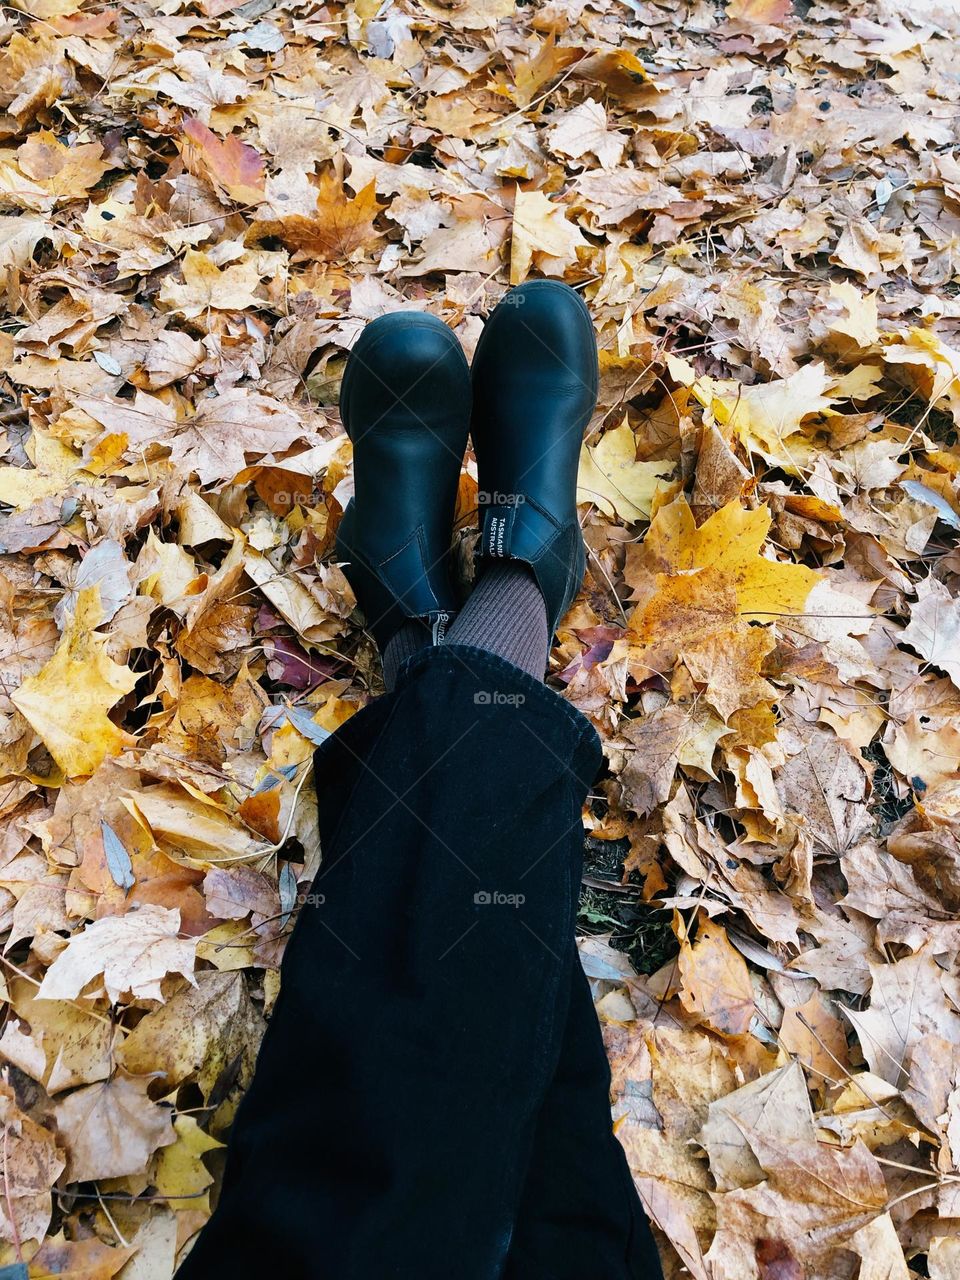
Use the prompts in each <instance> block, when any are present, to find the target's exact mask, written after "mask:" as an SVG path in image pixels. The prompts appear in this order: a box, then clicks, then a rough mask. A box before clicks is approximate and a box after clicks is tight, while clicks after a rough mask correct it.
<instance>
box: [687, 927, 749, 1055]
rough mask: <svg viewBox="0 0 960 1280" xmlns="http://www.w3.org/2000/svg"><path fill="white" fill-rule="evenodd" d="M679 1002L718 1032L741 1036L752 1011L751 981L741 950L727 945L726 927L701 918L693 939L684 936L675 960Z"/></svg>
mask: <svg viewBox="0 0 960 1280" xmlns="http://www.w3.org/2000/svg"><path fill="white" fill-rule="evenodd" d="M677 963H678V966H679V970H680V1001H681V1003H682V1004H683V1007H684V1008H685V1009H686V1010H687V1012H688V1013H691V1014H694V1015H696V1016H697V1017H700V1018H702V1019H703V1021H704V1022H706V1023H707V1025H708V1026H710V1027H712V1028H713V1029H714V1030H715V1031H719V1032H720V1033H721V1035H727V1036H737V1035H742V1034H743V1033H744V1032H745V1031H747V1030H748V1029H749V1027H750V1023H751V1021H752V1019H753V1014H754V995H753V984H752V983H751V981H750V973H749V971H748V969H747V966H746V963H745V961H744V959H743V956H741V954H740V952H739V951H737V950H736V949H735V948H734V947H732V946H731V945H730V942H729V940H728V938H727V933H726V930H725V929H724V928H723V927H722V926H721V925H718V924H715V923H714V922H713V921H712V920H708V919H703V920H701V922H700V924H699V926H698V928H697V937H696V941H695V942H694V943H693V944H691V943H690V942H689V941H688V940H687V939H684V940H683V941H682V942H681V945H680V957H679V960H678V961H677Z"/></svg>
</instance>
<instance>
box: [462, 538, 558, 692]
mask: <svg viewBox="0 0 960 1280" xmlns="http://www.w3.org/2000/svg"><path fill="white" fill-rule="evenodd" d="M448 637H449V640H450V642H451V643H453V644H469V645H474V646H475V647H476V648H478V649H486V650H488V652H490V653H496V654H498V655H499V656H500V657H501V658H505V659H506V661H507V662H512V663H513V665H514V666H515V667H520V668H521V670H523V671H526V672H527V673H528V674H529V675H531V676H533V677H534V678H535V679H537V680H542V679H543V673H544V670H545V668H546V665H547V655H548V653H549V651H550V637H549V635H548V634H547V606H546V604H545V603H544V599H543V596H542V595H541V594H540V588H539V587H538V586H537V584H536V581H535V579H534V577H533V574H532V573H531V572H530V570H529V569H528V568H527V566H526V565H523V564H514V563H512V562H507V563H506V564H499V565H491V566H490V567H489V568H488V569H486V571H485V572H484V573H483V574H482V576H481V577H480V580H479V582H478V583H477V585H476V586H475V587H474V589H473V592H472V593H471V595H470V598H469V599H468V600H467V603H466V605H464V607H463V610H462V611H461V613H460V614H459V616H458V617H457V620H456V622H455V623H454V624H453V626H452V627H451V629H450V631H449V633H448Z"/></svg>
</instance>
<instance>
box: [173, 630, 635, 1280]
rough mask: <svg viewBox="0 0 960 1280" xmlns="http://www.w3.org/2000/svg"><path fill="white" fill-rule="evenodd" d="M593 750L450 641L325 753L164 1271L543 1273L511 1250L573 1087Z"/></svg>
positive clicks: (580, 728)
mask: <svg viewBox="0 0 960 1280" xmlns="http://www.w3.org/2000/svg"><path fill="white" fill-rule="evenodd" d="M598 764H599V748H598V743H597V740H596V736H595V734H594V733H593V730H592V729H591V728H590V726H589V725H588V723H587V722H586V721H585V720H584V719H583V718H582V717H581V716H580V715H579V714H578V713H577V712H575V711H573V709H572V708H570V707H569V706H568V705H567V704H566V703H564V702H563V701H562V700H561V699H559V698H558V697H557V696H556V695H555V694H554V693H552V692H551V691H550V690H548V689H546V688H545V687H544V686H543V685H542V684H541V683H540V682H539V681H536V680H533V679H532V678H531V677H529V676H527V675H525V674H524V673H523V672H520V671H518V670H517V668H515V667H513V666H511V665H510V664H509V663H506V662H504V661H502V660H501V659H498V658H495V657H493V656H492V655H489V654H486V653H484V652H483V651H481V650H476V649H472V648H467V647H463V646H455V645H447V646H442V647H439V648H431V649H429V650H425V651H424V652H423V653H421V654H419V655H417V656H416V657H415V658H413V659H412V660H410V662H409V663H408V664H407V665H406V666H405V667H404V668H403V670H402V671H401V674H400V679H399V681H398V685H397V689H396V691H395V692H394V693H392V694H389V695H387V696H385V697H384V698H382V699H379V700H378V701H377V702H376V703H374V704H372V705H371V706H370V707H368V708H367V709H365V710H364V711H363V712H361V713H360V714H358V715H357V716H355V717H354V718H353V719H352V720H351V721H349V722H348V723H347V724H346V725H344V726H343V728H342V729H341V730H340V731H339V732H338V733H337V734H335V735H334V736H333V737H332V738H331V739H329V740H328V741H327V742H326V743H325V744H324V746H323V747H321V748H320V750H319V751H318V752H317V756H316V761H315V766H316V775H317V783H318V793H319V801H320V821H321V841H322V846H323V850H324V863H323V867H322V869H321V872H320V873H319V875H318V876H317V879H316V881H315V883H314V886H313V900H312V901H311V902H309V903H308V904H307V905H306V906H305V907H304V908H303V910H302V911H301V914H300V918H299V920H298V922H297V926H296V929H295V930H294V934H293V937H292V938H291V940H290V943H289V945H288V948H287V952H286V955H285V956H284V960H283V969H282V980H281V992H280V996H279V999H278V1002H277V1005H276V1008H275V1010H274V1013H273V1017H272V1019H271V1023H270V1027H269V1029H268V1031H267V1035H266V1037H265V1039H264V1043H263V1046H262V1049H261V1052H260V1056H259V1058H258V1062H257V1070H256V1075H255V1078H254V1081H253V1083H252V1085H251V1087H250V1090H249V1092H248V1094H247V1096H246V1098H245V1099H244V1101H243V1103H242V1105H241V1107H240V1109H239V1112H238V1114H237V1119H236V1122H235V1125H234V1129H233V1133H232V1134H231V1139H230V1148H229V1153H228V1161H227V1174H226V1177H225V1180H224V1185H223V1189H222V1192H221V1196H220V1201H219V1203H218V1206H217V1209H216V1211H215V1213H214V1215H213V1217H212V1218H211V1220H210V1222H209V1223H208V1224H207V1226H206V1227H205V1228H204V1230H203V1231H202V1232H201V1233H200V1236H199V1238H198V1240H197V1242H196V1245H195V1246H194V1249H193V1251H192V1253H191V1254H190V1256H189V1257H188V1258H187V1260H186V1262H185V1263H184V1265H183V1266H182V1267H181V1269H180V1272H179V1273H178V1274H179V1277H180V1280H226V1278H227V1277H230V1278H231V1280H246V1278H248V1277H249V1280H254V1277H256V1278H257V1280H262V1277H263V1276H264V1275H267V1274H269V1275H274V1274H275V1275H278V1276H283V1277H284V1280H384V1278H388V1277H396V1278H398V1280H497V1278H498V1277H500V1276H502V1275H504V1274H505V1268H506V1267H508V1266H511V1267H513V1268H514V1271H513V1273H512V1274H514V1275H517V1276H519V1275H521V1274H524V1275H525V1280H538V1277H539V1276H540V1275H541V1274H542V1275H543V1276H544V1277H546V1276H548V1275H549V1274H550V1272H549V1271H546V1270H544V1271H542V1272H539V1271H537V1270H536V1269H535V1268H536V1266H540V1265H541V1263H540V1262H535V1261H531V1264H530V1268H529V1269H528V1270H527V1271H526V1272H525V1273H524V1272H518V1271H517V1270H516V1264H515V1263H514V1261H513V1254H512V1253H511V1240H512V1238H513V1236H514V1233H515V1230H516V1229H517V1224H518V1215H519V1222H520V1226H521V1230H520V1231H519V1233H518V1234H519V1235H520V1237H521V1238H522V1239H523V1240H530V1241H531V1242H532V1244H533V1254H532V1255H531V1257H532V1258H535V1257H536V1250H537V1249H539V1248H540V1244H539V1241H541V1240H542V1239H543V1238H544V1236H543V1231H542V1230H541V1227H540V1225H539V1219H540V1218H543V1217H544V1215H541V1214H538V1213H537V1212H536V1211H535V1212H534V1213H533V1215H532V1217H531V1218H530V1219H529V1221H530V1229H529V1231H528V1230H527V1229H526V1228H524V1227H523V1222H524V1210H523V1209H522V1208H521V1205H522V1204H524V1205H526V1204H528V1203H529V1199H530V1197H529V1194H528V1192H525V1189H524V1187H525V1180H526V1179H527V1178H528V1175H529V1176H533V1177H535V1178H536V1177H537V1176H538V1175H537V1173H536V1170H537V1168H538V1166H539V1164H540V1159H539V1157H538V1156H537V1155H536V1143H537V1141H538V1137H539V1134H540V1133H541V1131H542V1125H541V1124H540V1115H541V1111H542V1109H543V1107H544V1106H545V1105H547V1106H553V1105H554V1104H552V1103H550V1102H549V1101H548V1100H549V1099H550V1097H551V1091H552V1090H554V1089H556V1087H557V1084H558V1082H559V1083H560V1086H561V1088H560V1093H559V1094H558V1095H557V1098H558V1102H557V1105H559V1106H560V1107H561V1109H564V1108H565V1105H566V1104H565V1103H563V1101H562V1098H563V1096H564V1095H565V1096H566V1097H567V1098H568V1099H569V1098H570V1097H571V1093H570V1091H569V1090H568V1088H567V1086H565V1085H563V1081H564V1079H565V1075H564V1074H563V1073H561V1074H560V1075H559V1076H558V1065H559V1064H560V1063H561V1061H562V1054H561V1049H562V1046H563V1045H564V1044H565V1040H564V1036H565V1033H566V1031H567V1027H568V1023H567V1013H568V1008H569V1006H570V998H571V989H572V990H573V991H574V992H576V991H577V990H580V992H581V995H585V996H586V1000H587V1006H589V994H588V993H587V992H585V991H583V989H582V985H581V984H582V974H579V970H578V968H577V967H575V965H576V957H575V953H574V948H573V927H574V917H575V910H576V900H577V889H578V885H579V878H580V850H581V844H582V831H581V826H580V809H581V805H582V803H583V799H584V796H585V794H586V789H587V786H588V785H589V783H590V782H591V781H592V779H593V776H594V775H595V772H596V770H597V767H598ZM578 974H579V976H578ZM578 999H579V997H578ZM577 1007H578V1006H577V1005H575V1006H574V1008H575V1009H576V1008H577ZM579 1008H580V1009H581V1011H582V1012H585V1013H589V1017H590V1018H591V1019H592V1018H593V1013H592V1009H589V1008H587V1009H584V1007H583V1004H582V1001H580V1003H579ZM591 1025H592V1032H593V1035H594V1039H592V1040H591V1038H590V1037H589V1036H586V1037H584V1036H581V1035H580V1034H579V1033H578V1034H577V1035H576V1036H575V1038H574V1048H575V1049H577V1050H578V1053H579V1050H580V1049H581V1048H584V1049H588V1048H589V1046H590V1045H591V1044H594V1045H595V1043H596V1041H595V1036H596V1034H598V1032H597V1028H596V1022H595V1019H594V1020H593V1022H592V1024H591ZM575 1026H576V1024H575ZM577 1056H578V1054H575V1055H574V1058H576V1057H577ZM571 1061H573V1060H572V1059H571ZM573 1065H574V1066H576V1062H574V1064H573ZM602 1087H603V1086H602V1082H601V1089H602ZM584 1096H586V1095H584ZM589 1096H590V1098H591V1099H592V1101H591V1102H590V1111H591V1115H595V1116H596V1117H597V1121H598V1125H599V1128H598V1130H597V1136H596V1137H595V1138H594V1139H592V1145H593V1147H594V1148H595V1149H596V1150H598V1151H601V1152H603V1153H605V1154H606V1155H609V1151H610V1149H609V1146H608V1145H606V1142H607V1139H609V1115H608V1114H607V1115H603V1114H602V1112H603V1110H604V1108H603V1106H602V1100H601V1102H600V1103H599V1104H598V1101H597V1098H598V1095H597V1094H596V1091H595V1090H594V1089H592V1090H591V1091H590V1095H589ZM578 1115H579V1111H578ZM573 1119H574V1120H575V1121H576V1125H577V1127H578V1128H581V1127H582V1131H583V1132H584V1133H586V1131H587V1130H588V1129H589V1128H590V1127H591V1124H592V1121H591V1120H589V1119H588V1118H587V1114H586V1112H585V1111H584V1112H583V1115H582V1119H579V1118H577V1117H576V1116H574V1117H573ZM601 1134H602V1135H606V1137H605V1138H604V1137H602V1136H600V1135H601ZM611 1140H612V1139H611ZM606 1167H607V1166H606V1165H604V1168H606ZM604 1176H606V1175H604ZM541 1181H542V1180H541ZM621 1191H622V1188H621ZM553 1194H554V1193H553V1191H551V1192H550V1195H551V1196H553ZM552 1212H553V1210H552V1209H550V1210H548V1211H547V1214H546V1218H549V1215H550V1214H551V1213H552ZM593 1212H594V1209H593V1208H591V1209H590V1210H589V1214H590V1215H592V1214H593ZM525 1247H526V1246H525ZM543 1256H544V1263H543V1265H544V1266H546V1265H549V1264H550V1259H549V1255H548V1254H547V1255H543ZM508 1258H509V1259H510V1261H508ZM561 1274H564V1275H566V1274H568V1273H561ZM614 1274H618V1273H614ZM627 1274H629V1273H627ZM637 1274H640V1273H637ZM577 1280H593V1276H591V1275H583V1274H581V1275H580V1276H578V1278H577ZM596 1280H610V1277H609V1276H608V1275H607V1274H605V1273H601V1274H597V1276H596Z"/></svg>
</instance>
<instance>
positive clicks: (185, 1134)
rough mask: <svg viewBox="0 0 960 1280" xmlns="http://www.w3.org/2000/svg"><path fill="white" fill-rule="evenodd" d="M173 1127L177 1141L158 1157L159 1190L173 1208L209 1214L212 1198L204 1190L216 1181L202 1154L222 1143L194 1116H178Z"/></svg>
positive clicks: (157, 1178) (164, 1149)
mask: <svg viewBox="0 0 960 1280" xmlns="http://www.w3.org/2000/svg"><path fill="white" fill-rule="evenodd" d="M173 1127H174V1130H175V1131H176V1134H177V1140H176V1142H174V1143H173V1144H172V1145H171V1146H169V1147H163V1148H162V1149H161V1151H160V1153H159V1155H158V1156H157V1165H156V1171H155V1174H154V1183H155V1185H156V1188H157V1191H159V1193H160V1194H161V1195H162V1196H166V1197H167V1202H168V1203H169V1205H170V1208H171V1209H200V1210H201V1211H202V1212H204V1213H208V1212H209V1210H210V1200H209V1197H208V1196H207V1195H205V1194H204V1192H206V1190H207V1187H209V1186H210V1185H211V1184H212V1183H213V1174H211V1173H210V1172H209V1170H208V1169H207V1167H206V1165H205V1164H204V1163H203V1160H202V1159H201V1157H202V1156H203V1155H204V1153H205V1152H207V1151H216V1150H217V1149H218V1148H219V1147H222V1146H223V1143H222V1142H218V1141H217V1140H216V1138H211V1137H209V1136H208V1135H207V1134H205V1133H204V1131H203V1130H202V1129H201V1128H200V1126H199V1125H198V1124H197V1122H196V1120H194V1118H193V1116H182V1115H181V1116H177V1118H176V1119H175V1120H174V1122H173Z"/></svg>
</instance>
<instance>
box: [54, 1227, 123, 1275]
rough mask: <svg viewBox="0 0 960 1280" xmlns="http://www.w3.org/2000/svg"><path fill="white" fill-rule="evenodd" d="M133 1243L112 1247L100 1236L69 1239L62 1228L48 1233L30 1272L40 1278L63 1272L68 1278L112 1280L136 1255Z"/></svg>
mask: <svg viewBox="0 0 960 1280" xmlns="http://www.w3.org/2000/svg"><path fill="white" fill-rule="evenodd" d="M135 1253H136V1249H134V1248H132V1247H129V1246H128V1247H125V1248H124V1247H120V1248H116V1249H114V1248H111V1247H110V1246H109V1245H106V1244H102V1243H101V1242H100V1241H99V1240H96V1239H92V1240H67V1239H66V1238H65V1236H64V1235H63V1233H62V1232H60V1233H59V1234H58V1235H56V1236H48V1237H47V1239H46V1240H45V1241H44V1243H43V1248H42V1249H40V1251H39V1252H38V1253H35V1254H34V1255H33V1257H32V1258H31V1259H30V1269H29V1275H30V1276H31V1278H33V1277H36V1280H46V1277H48V1276H63V1277H65V1280H111V1277H112V1276H115V1275H116V1274H117V1272H118V1271H119V1270H120V1269H121V1267H123V1266H124V1264H125V1263H126V1262H127V1261H128V1260H129V1259H130V1258H132V1257H133V1255H134V1254H135Z"/></svg>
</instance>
